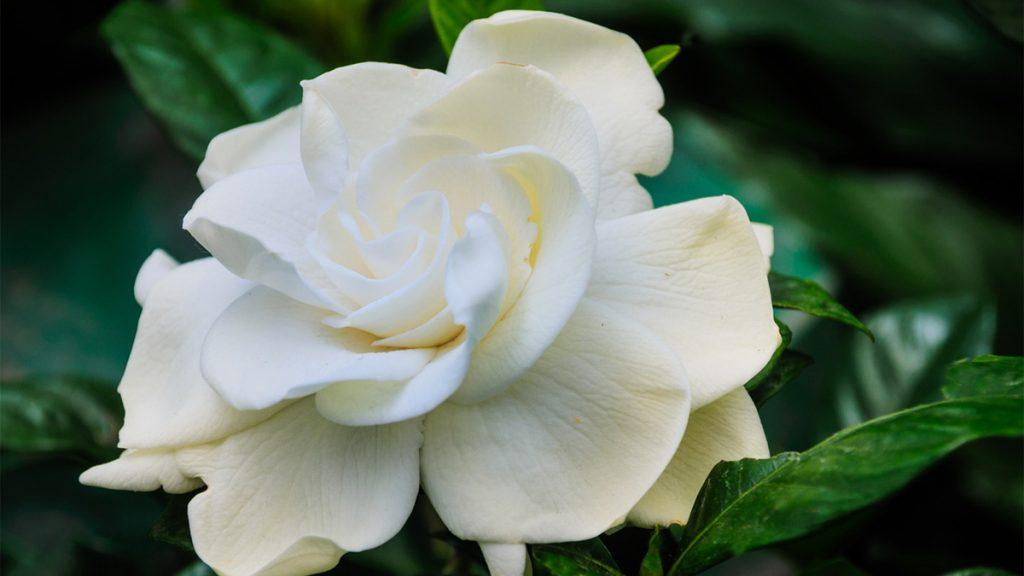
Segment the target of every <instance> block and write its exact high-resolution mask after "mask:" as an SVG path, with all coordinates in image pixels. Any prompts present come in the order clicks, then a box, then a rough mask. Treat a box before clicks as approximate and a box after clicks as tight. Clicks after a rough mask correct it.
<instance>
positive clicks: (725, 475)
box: [671, 395, 1024, 575]
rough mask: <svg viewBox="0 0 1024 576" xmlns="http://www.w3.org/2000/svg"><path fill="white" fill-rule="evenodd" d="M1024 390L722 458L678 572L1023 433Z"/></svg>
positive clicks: (818, 523) (805, 529) (845, 509)
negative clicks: (807, 442) (979, 444)
mask: <svg viewBox="0 0 1024 576" xmlns="http://www.w3.org/2000/svg"><path fill="white" fill-rule="evenodd" d="M1022 411H1024V398H1022V397H1021V396H1020V395H1015V396H987V397H974V398H958V399H953V400H945V401H942V402H937V403H934V404H927V405H924V406H919V407H916V408H912V409H909V410H905V411H902V412H898V413H896V414H892V415H889V416H885V417H882V418H879V419H877V420H872V421H870V422H867V423H865V424H862V425H860V426H856V427H853V428H848V429H846V430H843V431H841V432H839V433H838V434H835V435H834V436H832V437H831V438H828V439H827V440H825V441H824V442H822V443H821V444H818V445H817V446H815V447H813V448H811V449H810V450H808V451H806V452H804V453H803V454H797V453H792V452H789V453H782V454H779V455H776V456H774V457H772V458H770V459H766V460H740V461H737V462H722V463H720V464H718V465H717V466H716V467H715V468H714V469H713V470H712V471H711V474H710V475H709V477H708V479H707V480H706V481H705V483H704V486H703V488H701V492H700V494H699V495H698V496H697V502H696V503H695V504H694V508H693V512H692V513H691V515H690V522H689V523H688V524H687V526H686V527H685V529H684V532H683V542H684V548H683V549H682V552H681V553H680V557H679V559H678V560H677V561H676V563H675V565H674V566H673V568H672V571H671V574H673V575H677V574H693V573H696V572H699V571H701V570H703V569H706V568H708V567H709V566H712V565H714V564H717V563H718V562H721V561H723V560H725V559H727V558H729V557H732V556H736V555H738V554H742V553H744V552H746V551H748V550H753V549H755V548H761V547H764V546H768V545H771V544H775V543H778V542H782V541H785V540H789V539H792V538H796V537H799V536H802V535H805V534H808V533H810V532H813V531H815V530H817V529H818V528H820V527H822V526H823V525H825V524H826V523H828V522H830V521H832V520H835V519H837V518H839V517H841V516H843V515H845V514H848V513H850V512H853V511H855V510H857V509H860V508H863V507H864V506H867V505H869V504H872V503H874V502H877V501H878V500H880V499H881V498H884V497H886V496H887V495H889V494H891V493H893V492H895V491H896V490H899V489H900V488H902V487H903V486H905V485H906V484H907V483H908V482H910V480H912V479H913V478H914V477H915V476H916V475H917V474H918V473H920V472H921V471H922V470H924V469H925V468H926V467H927V466H929V465H930V464H932V463H933V462H935V461H936V460H938V459H939V458H941V457H943V456H945V455H946V454H948V453H950V452H951V451H953V450H955V449H956V448H957V447H959V446H961V445H963V444H965V443H967V442H969V441H971V440H975V439H978V438H984V437H990V436H1003V437H1013V436H1021V435H1024V418H1022V417H1021V414H1022Z"/></svg>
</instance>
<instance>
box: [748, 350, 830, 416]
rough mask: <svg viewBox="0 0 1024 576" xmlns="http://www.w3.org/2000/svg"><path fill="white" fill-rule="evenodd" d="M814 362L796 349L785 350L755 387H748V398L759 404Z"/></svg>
mask: <svg viewBox="0 0 1024 576" xmlns="http://www.w3.org/2000/svg"><path fill="white" fill-rule="evenodd" d="M811 364H814V359H813V358H811V357H810V356H808V355H807V354H804V353H803V352H798V351H796V350H785V351H783V352H782V355H781V356H780V357H779V359H778V360H776V361H775V363H774V364H773V365H772V370H771V372H770V373H769V374H768V376H767V377H766V378H764V379H763V380H761V381H760V382H759V383H758V384H757V386H756V387H754V388H752V389H751V388H748V389H747V390H748V391H749V392H750V398H751V399H753V400H754V403H755V404H757V405H758V406H761V405H762V404H764V403H765V402H767V401H768V400H769V399H770V398H771V397H772V396H775V394H776V393H777V392H778V391H779V390H782V388H783V387H784V386H785V385H786V384H789V383H790V382H792V381H793V380H795V379H796V378H797V376H799V375H800V373H801V372H803V371H804V369H805V368H807V367H808V366H810V365H811Z"/></svg>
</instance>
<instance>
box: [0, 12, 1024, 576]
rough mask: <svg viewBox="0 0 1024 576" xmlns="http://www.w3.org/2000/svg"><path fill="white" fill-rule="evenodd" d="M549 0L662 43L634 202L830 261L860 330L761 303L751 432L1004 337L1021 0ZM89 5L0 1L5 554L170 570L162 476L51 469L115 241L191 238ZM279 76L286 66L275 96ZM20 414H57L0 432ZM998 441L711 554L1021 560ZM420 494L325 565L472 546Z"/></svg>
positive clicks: (138, 251)
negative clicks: (778, 375) (695, 203)
mask: <svg viewBox="0 0 1024 576" xmlns="http://www.w3.org/2000/svg"><path fill="white" fill-rule="evenodd" d="M186 3H187V2H186ZM200 4H204V5H207V4H211V3H210V2H200ZM216 4H218V5H220V7H221V8H223V9H227V10H230V11H232V12H233V13H236V14H240V15H242V16H243V17H245V18H247V19H250V20H252V21H256V22H259V23H262V24H264V25H267V26H270V27H273V28H274V29H276V30H278V31H279V32H280V33H282V34H284V35H285V36H288V37H290V38H291V39H292V40H294V41H295V42H296V43H297V44H298V45H299V46H301V48H302V49H303V50H305V51H306V52H307V53H308V54H310V55H312V56H313V57H314V58H316V59H317V60H319V61H320V62H321V63H322V65H323V69H329V68H331V67H334V66H337V65H342V64H346V63H351V62H357V61H362V60H385V61H398V62H402V63H406V64H410V65H414V66H421V67H433V68H438V69H443V66H444V62H445V55H444V52H443V50H442V48H441V46H440V45H439V44H438V42H437V40H436V38H435V34H434V30H433V28H432V25H431V22H430V18H429V15H428V11H427V6H426V2H425V1H424V0H380V1H370V0H295V1H292V2H287V1H284V0H253V1H249V2H242V1H224V2H218V3H216ZM546 4H547V7H548V9H551V10H554V11H560V12H565V13H568V14H572V15H575V16H579V17H582V18H585V19H589V20H592V21H596V22H598V23H601V24H604V25H607V26H609V27H612V28H615V29H618V30H622V31H624V32H628V33H630V34H631V35H632V36H633V37H634V38H636V39H637V41H638V42H639V43H640V44H641V46H642V47H644V48H650V47H653V46H656V45H659V44H681V45H682V46H683V49H682V52H681V54H680V55H679V56H678V57H677V58H676V60H675V61H674V62H673V63H672V64H671V65H670V66H669V67H668V68H667V69H666V70H665V71H664V72H663V73H662V74H661V76H660V80H661V81H662V83H663V85H664V87H665V93H666V97H667V105H666V108H665V110H664V113H665V114H666V116H667V117H668V118H669V119H670V120H671V121H672V123H673V126H674V128H675V134H676V135H675V145H676V151H675V158H674V160H673V162H672V164H671V165H670V167H669V169H668V170H667V171H666V172H665V173H664V174H662V175H661V176H659V177H657V178H653V179H648V180H647V181H646V182H645V183H646V184H647V185H648V186H649V189H650V190H651V192H652V194H653V195H654V197H655V200H656V202H657V203H658V204H669V203H673V202H678V201H682V200H686V199H690V198H697V197H702V196H708V195H716V194H732V195H735V196H737V197H738V198H740V199H741V201H743V203H744V204H745V205H746V206H747V207H748V210H749V211H750V212H751V215H752V216H753V217H754V218H755V219H757V220H761V221H767V222H769V223H772V224H775V225H776V234H777V256H776V258H775V259H774V262H773V265H774V267H775V269H776V270H779V271H781V272H785V273H788V274H793V275H797V276H803V277H810V278H814V279H816V280H817V281H819V282H820V283H822V284H823V285H825V286H826V287H828V288H830V289H831V291H832V292H833V293H835V294H837V295H838V299H839V300H840V301H841V302H843V303H844V304H846V305H847V306H848V307H849V308H851V309H852V310H853V311H854V312H855V313H858V314H859V315H860V317H861V318H862V319H864V320H865V321H866V322H867V324H868V325H869V326H870V327H871V328H872V329H873V330H874V331H875V333H876V335H877V336H878V342H877V343H876V344H874V345H872V344H871V343H870V341H868V340H867V339H866V338H864V337H863V336H862V335H860V334H858V333H856V332H854V331H852V330H849V329H846V328H845V327H841V326H838V325H833V324H825V323H821V322H817V321H811V320H809V319H808V318H807V317H800V316H792V315H790V314H789V313H786V314H783V315H782V316H783V317H785V319H786V320H787V322H789V323H790V325H791V327H792V328H793V330H794V333H795V338H794V343H795V346H796V347H797V348H799V349H801V350H803V351H805V352H808V353H810V354H811V355H812V356H813V357H814V358H815V360H816V363H815V365H813V366H811V367H810V368H809V369H807V370H806V371H805V372H804V373H803V374H802V375H801V376H800V377H799V378H798V379H797V380H796V381H794V382H793V383H791V384H790V385H789V386H788V387H787V388H785V389H784V390H783V391H782V392H781V393H780V394H779V395H778V396H777V397H776V398H774V399H772V400H771V402H769V403H768V404H766V405H765V407H764V408H763V409H762V417H763V419H764V422H765V425H766V428H767V430H768V434H769V440H770V443H771V445H772V450H773V452H776V451H782V450H803V449H806V448H808V447H810V446H812V445H813V444H815V443H816V442H818V441H820V440H821V439H823V438H825V437H826V436H828V435H829V434H831V433H832V432H834V431H836V430H838V429H840V428H841V427H845V426H848V425H851V424H855V423H857V422H860V421H863V420H865V419H868V418H871V417H874V416H878V415H882V414H886V413H889V412H892V411H894V410H897V409H900V408H903V407H906V406H909V405H912V404H916V403H919V402H922V401H928V400H931V399H934V398H937V397H938V386H939V384H940V383H941V374H942V372H943V370H944V369H945V366H946V365H947V364H948V363H949V362H952V361H953V360H955V359H957V358H960V357H964V356H970V355H976V354H982V353H990V352H995V353H999V354H1008V355H1018V354H1021V352H1022V348H1024V341H1022V321H1021V319H1022V302H1024V288H1022V282H1024V255H1022V250H1024V248H1022V247H1024V236H1022V227H1021V222H1022V216H1024V195H1022V190H1024V181H1022V180H1024V179H1022V174H1024V166H1022V158H1024V146H1022V129H1024V117H1022V102H1024V98H1022V96H1024V94H1022V92H1024V82H1022V80H1024V78H1022V74H1024V73H1022V71H1024V57H1022V48H1021V33H1022V29H1021V26H1022V24H1021V19H1020V16H1021V4H1020V2H1014V1H1012V0H1010V1H999V0H989V1H986V0H830V1H828V2H820V1H817V0H770V1H768V0H765V1H761V2H749V1H748V2H743V1H741V0H674V1H669V0H662V1H654V0H640V1H630V2H625V1H620V2H616V1H612V0H548V1H547V2H546ZM114 6H115V3H114V2H74V3H72V2H67V3H57V2H21V3H5V4H4V6H3V13H2V25H3V34H2V36H0V41H2V51H0V56H2V85H3V88H4V89H3V94H2V100H0V108H2V119H0V122H2V125H3V138H2V142H0V145H2V150H0V159H2V169H0V190H2V227H0V246H2V253H0V258H2V283H0V306H2V327H0V328H2V330H0V351H2V366H0V370H2V377H3V381H4V388H3V395H2V396H0V406H2V408H3V412H2V413H0V416H3V421H2V422H0V425H2V426H3V427H4V430H3V434H0V443H2V448H3V453H2V463H0V470H2V477H0V490H2V497H3V501H2V518H0V544H2V548H0V552H2V564H0V569H2V571H3V572H4V573H11V574H72V573H74V574H110V573H142V574H154V575H156V574H174V573H176V572H177V571H179V570H182V569H185V568H187V567H189V566H190V565H191V563H192V561H193V560H194V557H193V556H192V555H191V554H190V553H188V552H186V551H182V550H181V549H179V548H177V547H175V546H173V545H171V544H168V543H165V542H161V541H157V540H154V539H151V538H150V536H149V531H150V527H151V526H152V525H153V524H154V522H156V520H157V518H158V517H159V516H160V514H161V510H162V509H163V508H164V506H165V505H166V500H167V499H166V498H165V497H163V496H161V495H158V494H128V493H114V492H107V491H102V490H96V489H91V488H85V487H81V486H78V484H77V475H78V473H79V472H80V471H81V470H82V469H84V468H85V467H86V466H88V465H89V464H90V463H93V462H98V461H102V460H104V459H107V458H109V457H110V455H111V454H112V451H111V446H112V445H113V442H114V438H115V436H114V434H115V433H116V429H117V422H116V410H117V408H116V406H114V407H110V406H105V405H103V404H102V402H101V403H100V404H98V405H96V406H92V405H91V404H89V403H90V402H92V401H93V400H91V399H90V398H88V397H79V396H78V395H76V393H75V391H76V390H80V389H81V387H82V386H86V384H80V383H79V380H77V379H85V380H87V381H89V382H91V384H88V386H96V387H99V388H101V389H103V390H107V391H109V390H110V389H112V388H113V387H114V386H115V385H116V381H117V379H118V378H119V376H120V372H121V370H122V368H123V365H124V362H125V360H126V358H127V355H128V352H129V350H130V347H131V342H132V339H133V335H134V330H135V322H136V320H137V317H138V307H137V306H136V305H135V302H134V300H133V298H132V295H131V290H132V283H133V280H134V275H135V272H136V270H137V267H138V265H139V264H140V263H141V262H142V260H143V259H144V258H145V257H146V256H147V255H148V254H149V253H150V252H151V251H152V250H153V249H154V248H157V247H162V248H164V249H166V250H168V251H169V252H170V253H171V254H172V255H174V256H175V257H177V258H179V259H180V260H189V259H192V258H194V257H198V256H201V255H202V251H201V249H200V247H199V246H198V245H197V244H196V243H195V242H194V241H193V240H191V238H190V237H189V236H188V235H187V234H185V233H183V232H182V231H181V230H180V227H179V223H180V219H181V216H183V215H184V213H185V212H186V210H187V209H188V207H189V206H190V205H191V203H192V202H193V200H194V199H195V197H196V196H197V195H198V194H199V192H200V187H199V183H198V181H197V180H196V179H195V177H194V172H195V168H196V165H197V163H196V161H195V159H194V158H193V157H190V156H189V155H188V154H186V153H183V152H180V151H179V150H178V149H177V148H176V147H175V146H174V144H173V142H172V140H171V138H169V137H168V134H167V132H166V130H165V129H164V128H163V127H162V125H161V124H160V123H158V122H156V121H155V120H154V119H153V117H152V116H151V115H150V114H149V113H148V112H147V111H146V108H145V107H144V106H143V104H142V102H140V100H139V98H138V97H137V96H136V95H135V93H134V92H133V90H132V88H131V87H130V86H129V84H128V81H127V79H126V77H125V75H124V73H123V72H122V70H121V68H120V67H119V65H118V64H117V61H116V60H115V59H114V58H113V56H112V54H111V52H110V49H109V48H108V46H107V45H106V44H105V43H104V42H103V40H102V39H101V37H100V35H99V25H100V23H101V22H102V20H103V19H104V18H105V17H106V16H107V15H108V13H109V12H110V11H111V9H113V8H114ZM298 96H299V88H298V86H295V87H294V92H293V93H292V94H291V95H288V94H286V95H285V96H284V98H285V99H288V98H291V99H292V100H293V101H294V100H297V98H298ZM44 375H49V376H53V378H43V377H41V376H44ZM56 376H62V377H63V376H74V377H76V380H75V381H74V383H73V384H72V385H69V384H68V381H67V380H64V379H61V378H56ZM25 386H33V387H34V388H32V390H34V391H36V392H38V391H39V390H45V391H46V394H43V395H40V394H38V393H33V394H25V393H22V392H24V390H25ZM54 405H58V406H60V405H67V406H71V407H72V409H71V410H70V411H67V412H62V411H61V410H60V409H54V408H53V406H54ZM83 410H85V411H86V412H85V414H86V415H85V416H81V413H82V411H83ZM68 413H76V414H79V416H80V417H81V418H83V419H84V420H83V421H82V422H78V421H68V420H67V416H66V414H68ZM111 414H113V416H111ZM12 415H13V416H12ZM19 415H20V416H22V417H24V418H26V419H28V420H31V419H32V418H33V417H35V416H38V422H44V423H46V424H47V426H48V427H50V428H54V427H56V428H59V429H62V430H63V429H67V430H70V431H71V432H73V433H78V436H77V437H76V436H74V435H73V434H72V435H71V436H67V437H63V438H59V437H58V438H40V437H39V436H32V437H22V436H19V435H18V434H17V433H16V432H18V431H19V430H22V428H19V427H18V425H19V422H18V421H17V417H18V416H19ZM55 415H56V416H55ZM54 418H57V421H54V420H53V419H54ZM61 418H64V420H61ZM38 422H37V423H38ZM30 424H31V422H30ZM61 426H63V427H64V428H61ZM68 438H71V440H69V439H68ZM1021 448H1022V446H1021V443H1020V441H1019V440H986V441H981V442H976V443H973V444H971V445H969V446H967V447H965V448H963V449H960V450H958V451H956V452H955V453H954V454H953V455H952V456H951V457H949V458H946V459H944V460H943V461H941V462H940V463H939V464H938V465H936V466H934V467H932V468H931V469H930V470H929V471H928V472H926V473H925V474H923V475H922V476H920V477H919V478H918V479H917V480H915V481H914V483H913V484H912V485H911V486H909V487H908V488H906V489H904V490H902V491H900V492H899V493H897V494H896V495H894V496H893V497H891V498H889V499H887V500H886V501H884V502H883V503H881V504H880V505H877V506H874V507H872V508H869V509H867V510H865V511H862V512H858V513H856V514H854V515H852V516H849V517H847V518H845V519H843V520H841V521H839V522H836V523H833V524H832V525H831V526H830V527H829V528H828V529H827V530H824V531H822V532H820V533H818V534H816V535H814V536H812V537H808V538H804V539H801V540H797V541H795V542H791V543H788V544H786V545H783V546H779V547H776V548H773V549H770V550H767V551H760V552H754V553H750V554H747V555H745V556H742V557H740V558H738V559H735V560H732V561H730V562H728V563H726V564H723V565H721V566H719V567H717V568H715V569H714V571H716V572H717V573H719V574H742V573H763V574H791V573H810V572H808V571H813V570H814V569H818V570H823V571H822V572H819V573H837V571H838V570H839V568H836V566H840V565H839V564H825V565H824V566H825V567H824V568H822V567H821V566H822V564H821V563H822V562H834V559H835V558H844V559H845V560H843V562H844V563H843V564H842V565H841V567H842V569H843V570H845V569H848V568H849V569H852V566H853V565H856V566H857V567H858V568H859V569H860V570H864V571H866V572H867V573H876V574H889V573H899V574H939V573H945V572H950V571H953V570H957V569H961V568H966V567H971V566H980V565H985V566H993V567H997V568H1002V569H1006V570H1010V571H1012V572H1017V573H1020V572H1021V571H1022V568H1024V566H1022V558H1024V549H1022V542H1024V469H1022V468H1024V466H1022V457H1021V456H1022V449H1021ZM420 508H421V510H420V511H419V512H418V513H417V515H416V519H415V520H414V521H413V522H412V523H411V525H410V527H409V528H408V529H407V530H406V531H404V532H403V533H402V534H401V535H400V536H399V537H398V538H396V540H395V541H394V542H392V543H390V544H389V545H387V546H386V549H385V550H383V551H382V552H376V553H367V554H355V555H350V556H346V557H345V559H343V561H342V564H341V566H340V567H339V568H338V569H337V572H338V573H340V574H378V573H379V574H417V573H422V574H436V573H439V572H441V571H442V570H449V571H452V572H456V573H457V572H458V571H460V570H461V571H463V572H464V573H470V571H472V570H478V567H475V566H474V565H473V557H474V554H475V552H474V551H473V550H471V549H464V547H463V546H462V545H461V544H459V543H457V542H456V543H454V544H452V543H451V542H450V541H449V540H445V539H444V538H432V537H431V536H430V535H431V534H432V532H433V531H436V530H437V529H438V528H437V526H436V525H435V524H434V521H433V520H432V518H431V515H430V513H429V510H428V509H427V506H426V505H425V503H421V506H420ZM605 541H606V543H607V544H608V546H609V547H610V548H611V550H612V552H613V553H614V554H615V555H616V558H618V559H619V561H620V565H621V566H622V567H623V568H624V569H626V570H627V571H635V570H636V568H635V567H636V566H638V565H639V563H640V557H641V556H642V554H643V551H644V550H645V547H646V534H642V533H640V532H639V531H636V530H631V529H625V530H622V531H620V532H618V533H616V534H614V535H611V536H609V537H607V538H606V539H605ZM845 562H849V564H846V563H845ZM816 566H817V567H818V568H815V567H816ZM191 569H194V570H195V571H196V573H202V572H201V569H202V567H195V566H192V568H191Z"/></svg>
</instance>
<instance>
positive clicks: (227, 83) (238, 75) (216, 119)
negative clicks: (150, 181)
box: [102, 1, 323, 158]
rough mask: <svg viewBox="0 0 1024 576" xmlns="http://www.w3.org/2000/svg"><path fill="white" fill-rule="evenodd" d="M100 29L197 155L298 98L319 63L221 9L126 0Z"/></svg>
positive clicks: (144, 95)
mask: <svg viewBox="0 0 1024 576" xmlns="http://www.w3.org/2000/svg"><path fill="white" fill-rule="evenodd" d="M102 31H103V35H104V37H105V38H106V39H107V42H109V43H110V46H111V48H112V49H113V51H114V55H115V56H117V59H118V60H119V61H120V62H121V65H122V66H123V67H124V70H125V72H126V73H127V74H128V78H129V80H131V83H132V86H133V87H134V88H135V91H136V92H137V93H138V94H139V97H140V98H141V99H142V101H143V102H144V103H145V104H146V106H147V107H148V108H149V110H150V111H151V112H152V113H153V114H155V115H156V116H157V118H159V119H160V121H161V122H162V123H163V125H164V126H165V127H166V129H167V130H168V132H170V135H171V137H172V138H173V139H174V141H175V143H176V144H177V145H178V146H179V147H180V148H181V149H182V150H184V151H185V152H186V153H188V154H190V155H191V156H193V157H195V158H201V157H202V156H203V154H204V153H205V151H206V145H207V144H208V143H209V142H210V140H211V139H212V138H213V137H214V136H216V135H217V134H220V133H221V132H224V131H226V130H229V129H231V128H234V127H236V126H239V125H242V124H246V123H249V122H256V121H259V120H263V119H265V118H268V117H270V116H272V115H274V114H276V113H278V112H280V111H282V110H284V109H285V108H287V107H289V106H292V105H294V104H297V103H298V102H299V100H300V98H301V89H300V87H299V81H300V80H303V79H306V78H312V77H314V76H317V75H318V74H319V73H320V72H322V71H323V66H322V65H321V64H320V63H318V62H317V61H316V60H315V59H313V58H312V57H311V56H309V55H308V54H306V53H305V52H303V51H302V50H301V49H299V48H298V47H297V46H295V45H294V44H292V43H291V42H290V41H288V40H287V39H285V38H284V37H282V36H280V35H278V34H277V33H275V32H274V31H273V30H271V29H269V28H266V27H264V26H261V25H258V24H256V23H253V22H249V21H247V20H244V19H242V18H240V17H238V16H235V15H233V14H231V13H229V12H225V11H222V10H203V11H199V10H192V11H177V10H172V9H170V8H166V7H163V6H159V5H157V4H150V3H145V2H137V1H131V2H127V3H124V4H122V5H120V6H119V7H118V8H117V9H115V10H114V12H113V13H112V14H111V15H110V16H108V17H107V19H106V21H105V22H104V23H103V26H102Z"/></svg>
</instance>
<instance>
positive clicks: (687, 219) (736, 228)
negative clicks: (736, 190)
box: [587, 196, 780, 407]
mask: <svg viewBox="0 0 1024 576" xmlns="http://www.w3.org/2000/svg"><path fill="white" fill-rule="evenodd" d="M597 237H598V246H597V255H596V256H595V258H594V274H593V278H592V280H591V283H590V286H589V288H588V289H587V296H588V297H591V298H594V299H596V300H599V301H601V302H603V303H605V304H607V305H608V306H610V307H612V308H614V309H615V310H617V311H619V312H621V313H622V314H625V315H627V316H629V317H630V318H634V319H636V320H637V321H638V322H641V323H643V324H644V325H645V326H647V327H648V328H649V329H650V330H651V331H652V332H654V333H655V334H657V335H659V336H660V337H661V338H662V339H663V340H664V341H665V342H667V343H668V344H669V346H670V347H671V348H672V350H674V351H675V352H676V353H677V354H678V355H679V357H680V358H682V360H683V363H684V365H685V366H686V371H687V373H688V374H689V376H690V386H691V388H692V391H693V403H694V406H695V407H700V406H704V405H706V404H709V403H711V402H713V401H714V400H716V399H718V398H721V397H722V396H724V395H725V394H728V393H729V392H731V391H732V390H735V389H736V388H739V387H741V386H743V385H744V384H745V383H746V382H747V381H748V380H750V378H751V377H753V376H754V375H755V374H757V373H758V371H760V370H761V368H763V367H764V365H765V364H766V363H767V362H768V359H769V358H771V355H772V353H773V352H774V351H775V348H776V347H777V346H778V343H779V341H780V336H779V330H778V327H777V326H776V325H775V320H774V318H773V314H772V301H771V294H770V293H769V291H768V277H767V274H766V273H765V265H764V254H763V253H762V252H761V247H760V245H759V244H758V242H757V239H756V238H755V236H754V231H753V229H752V228H751V226H750V221H749V220H748V219H747V214H746V212H745V211H744V210H743V207H742V206H740V204H739V203H738V202H736V200H734V199H732V198H729V197H726V196H720V197H716V198H705V199H701V200H694V201H692V202H684V203H682V204H675V205H672V206H666V207H664V208H658V209H657V210H651V211H648V212H642V213H639V214H633V215H631V216H626V217H623V218H619V219H616V220H609V221H605V222H601V223H599V224H598V229H597Z"/></svg>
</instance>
